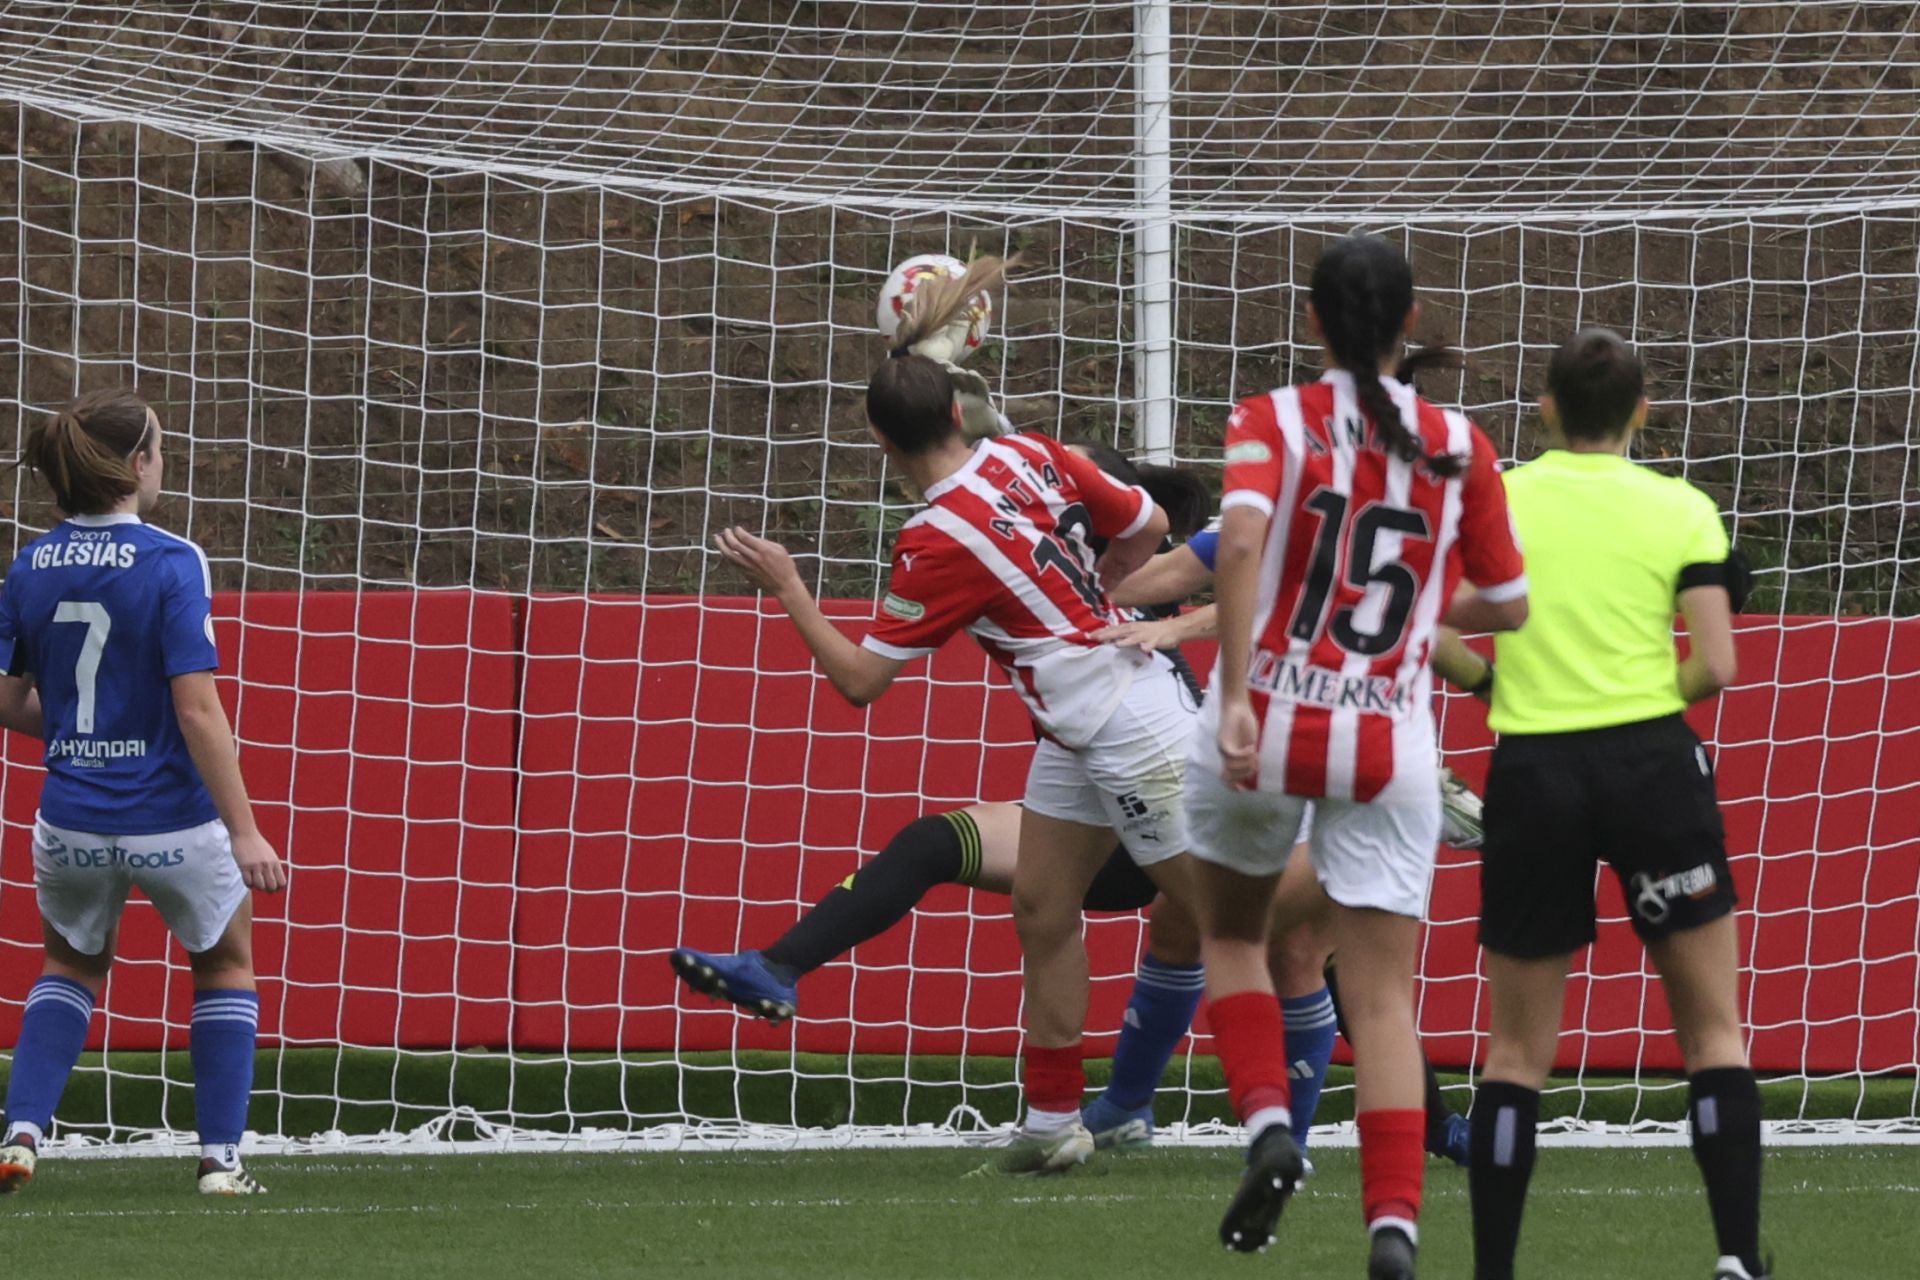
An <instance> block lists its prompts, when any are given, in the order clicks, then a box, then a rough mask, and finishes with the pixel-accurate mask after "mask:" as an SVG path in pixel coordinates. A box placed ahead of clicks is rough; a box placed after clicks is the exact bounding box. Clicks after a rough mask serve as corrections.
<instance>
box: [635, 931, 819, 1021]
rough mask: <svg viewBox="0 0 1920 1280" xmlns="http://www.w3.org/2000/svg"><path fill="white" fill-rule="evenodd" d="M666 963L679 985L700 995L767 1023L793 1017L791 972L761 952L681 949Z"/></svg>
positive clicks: (793, 1000)
mask: <svg viewBox="0 0 1920 1280" xmlns="http://www.w3.org/2000/svg"><path fill="white" fill-rule="evenodd" d="M667 959H668V961H669V962H670V963H671V964H672V965H673V971H674V972H675V973H677V974H679V975H680V981H682V982H684V983H686V984H687V985H688V986H690V987H692V988H693V989H694V990H695V991H698V992H699V993H700V994H701V995H707V996H718V997H720V998H721V999H722V1000H731V1001H733V1003H735V1004H737V1005H739V1006H740V1007H741V1008H742V1009H745V1010H746V1011H747V1012H748V1013H751V1014H754V1015H756V1016H758V1017H762V1018H765V1019H766V1020H767V1021H768V1022H773V1023H780V1022H785V1021H786V1020H787V1019H788V1018H791V1017H792V1016H793V1014H794V1007H795V1005H794V1002H795V1000H796V999H797V997H796V995H795V993H794V989H793V984H794V977H793V975H792V973H791V971H789V970H787V969H786V967H785V966H784V965H776V964H773V963H772V962H771V961H769V960H768V959H767V958H766V957H765V956H763V955H761V954H760V953H759V952H758V951H741V952H737V953H735V954H731V955H729V954H725V953H721V954H709V953H707V952H705V951H695V950H693V949H692V948H691V947H680V948H678V949H676V950H675V951H674V952H673V953H672V954H671V955H669V956H668V957H667Z"/></svg>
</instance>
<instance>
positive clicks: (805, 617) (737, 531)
mask: <svg viewBox="0 0 1920 1280" xmlns="http://www.w3.org/2000/svg"><path fill="white" fill-rule="evenodd" d="M714 542H715V544H716V545H717V546H718V547H719V548H720V555H721V557H722V558H724V559H725V560H726V561H727V562H728V563H729V564H735V565H738V566H739V567H740V568H741V569H742V570H743V571H744V572H745V573H746V575H747V577H748V578H749V579H751V580H752V582H753V584H754V585H755V586H757V587H759V588H760V589H761V590H762V591H764V592H766V593H767V594H768V595H770V596H772V597H773V598H774V599H775V600H777V601H778V602H779V604H780V607H781V608H782V609H785V610H786V611H787V616H788V617H789V618H792V619H793V625H794V626H795V627H797V628H798V629H799V631H800V638H801V639H802V640H805V641H806V642H807V648H808V649H810V650H812V651H813V658H814V661H815V662H818V663H819V664H820V669H821V670H822V671H824V672H826V674H827V679H828V680H830V681H832V682H833V687H834V688H835V689H838V690H839V691H840V696H841V697H843V698H845V699H846V700H847V701H848V702H851V703H852V704H853V705H854V706H856V707H864V706H866V705H867V704H868V703H869V702H872V701H873V700H874V699H875V698H877V697H879V696H880V695H881V694H883V693H885V692H886V691H887V687H888V686H889V685H891V684H892V683H893V679H894V677H895V676H897V675H899V674H900V668H901V667H903V666H905V665H906V660H905V659H904V658H895V657H889V656H887V655H885V654H883V653H878V652H875V651H874V650H872V649H869V648H865V647H863V646H861V645H859V644H857V643H855V642H854V641H853V640H851V639H849V638H848V637H847V636H846V635H845V634H844V633H843V632H842V631H841V630H840V628H838V627H836V626H834V625H833V623H832V621H831V620H830V619H828V617H827V615H826V614H824V613H822V612H821V611H820V605H819V604H818V603H817V602H816V601H815V600H814V598H813V593H812V592H811V591H808V590H807V584H806V583H804V582H802V581H800V572H799V570H797V569H795V568H794V566H793V557H792V556H791V555H789V554H788V553H787V549H786V548H785V547H783V546H781V545H780V544H779V543H777V542H773V541H771V540H769V539H766V538H761V537H756V536H755V535H753V534H751V533H748V532H747V531H746V530H745V529H742V528H739V527H737V526H736V527H735V528H732V529H725V530H722V531H721V532H720V534H719V535H718V536H717V537H716V538H715V539H714Z"/></svg>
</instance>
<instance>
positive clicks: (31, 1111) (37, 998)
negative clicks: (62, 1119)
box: [7, 974, 93, 1143]
mask: <svg viewBox="0 0 1920 1280" xmlns="http://www.w3.org/2000/svg"><path fill="white" fill-rule="evenodd" d="M91 1021H93V992H91V991H89V990H87V988H86V987H85V986H83V985H82V984H80V983H78V982H75V981H73V980H72V979H71V978H57V977H54V976H53V975H52V974H48V975H46V976H45V977H43V978H41V979H40V981H38V982H36V983H34V984H33V990H32V991H30V992H28V993H27V1011H26V1014H25V1016H23V1017H22V1018H21V1019H20V1041H19V1043H18V1044H17V1045H15V1046H14V1050H13V1074H12V1075H10V1076H9V1077H7V1136H8V1137H9V1138H12V1137H15V1136H17V1135H19V1134H21V1133H25V1134H26V1135H27V1136H29V1137H31V1138H32V1139H33V1140H34V1141H35V1142H36V1143H38V1142H39V1141H40V1140H41V1139H43V1138H45V1137H46V1136H47V1129H48V1127H49V1126H51V1125H52V1124H53V1109H54V1108H55V1107H57V1106H59V1105H60V1095H61V1094H62V1093H64V1092H66V1088H67V1077H68V1076H70V1075H72V1074H73V1064H74V1063H76V1062H78V1061H80V1050H81V1049H82V1048H83V1047H84V1046H85V1045H86V1043H87V1024H88V1023H89V1022H91Z"/></svg>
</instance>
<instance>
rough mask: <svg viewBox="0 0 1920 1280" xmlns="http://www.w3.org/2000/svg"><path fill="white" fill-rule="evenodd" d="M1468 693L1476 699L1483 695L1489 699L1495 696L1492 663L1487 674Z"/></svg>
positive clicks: (1488, 665) (1489, 664)
mask: <svg viewBox="0 0 1920 1280" xmlns="http://www.w3.org/2000/svg"><path fill="white" fill-rule="evenodd" d="M1467 692H1468V693H1470V694H1472V695H1473V696H1474V697H1476V698H1477V697H1479V696H1480V695H1481V694H1483V693H1484V694H1486V695H1487V696H1488V697H1492V696H1493V664H1492V663H1491V662H1489V663H1488V664H1487V674H1485V675H1483V676H1481V677H1480V679H1479V680H1477V681H1475V682H1474V684H1473V687H1471V688H1470V689H1468V690H1467Z"/></svg>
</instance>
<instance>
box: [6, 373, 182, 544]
mask: <svg viewBox="0 0 1920 1280" xmlns="http://www.w3.org/2000/svg"><path fill="white" fill-rule="evenodd" d="M147 413H148V410H147V402H146V401H145V400H143V399H141V398H140V394H139V393H138V392H137V391H134V390H133V389H132V388H130V387H128V388H120V389H117V390H113V391H94V392H90V393H88V394H87V395H84V396H81V397H80V398H79V399H78V400H75V401H74V402H73V403H72V404H70V405H68V406H67V407H66V408H64V409H62V410H60V411H59V412H58V413H55V414H50V415H48V416H47V417H45V418H42V419H40V420H39V421H37V422H35V423H34V424H33V425H32V426H30V427H28V428H27V438H26V442H25V444H24V445H23V446H22V448H21V450H20V457H19V458H18V459H16V460H15V461H14V464H13V465H14V466H16V467H18V466H28V467H32V468H33V469H34V470H35V471H38V472H39V473H40V478H41V479H43V480H45V481H46V482H47V487H48V488H50V489H52V490H53V500H54V502H55V504H56V505H58V506H59V508H60V509H61V510H62V511H64V512H66V513H67V514H68V515H70V516H89V515H99V514H101V513H102V512H106V511H111V510H113V508H114V507H116V506H118V505H119V504H120V501H121V499H123V498H125V497H127V496H128V495H129V494H132V493H135V492H137V491H138V490H139V488H140V481H139V479H138V478H137V477H136V476H135V475H134V473H133V461H132V459H133V455H134V454H136V453H139V452H140V451H141V450H142V449H144V448H146V447H147V440H148V433H149V426H150V424H149V422H148V419H147Z"/></svg>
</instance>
